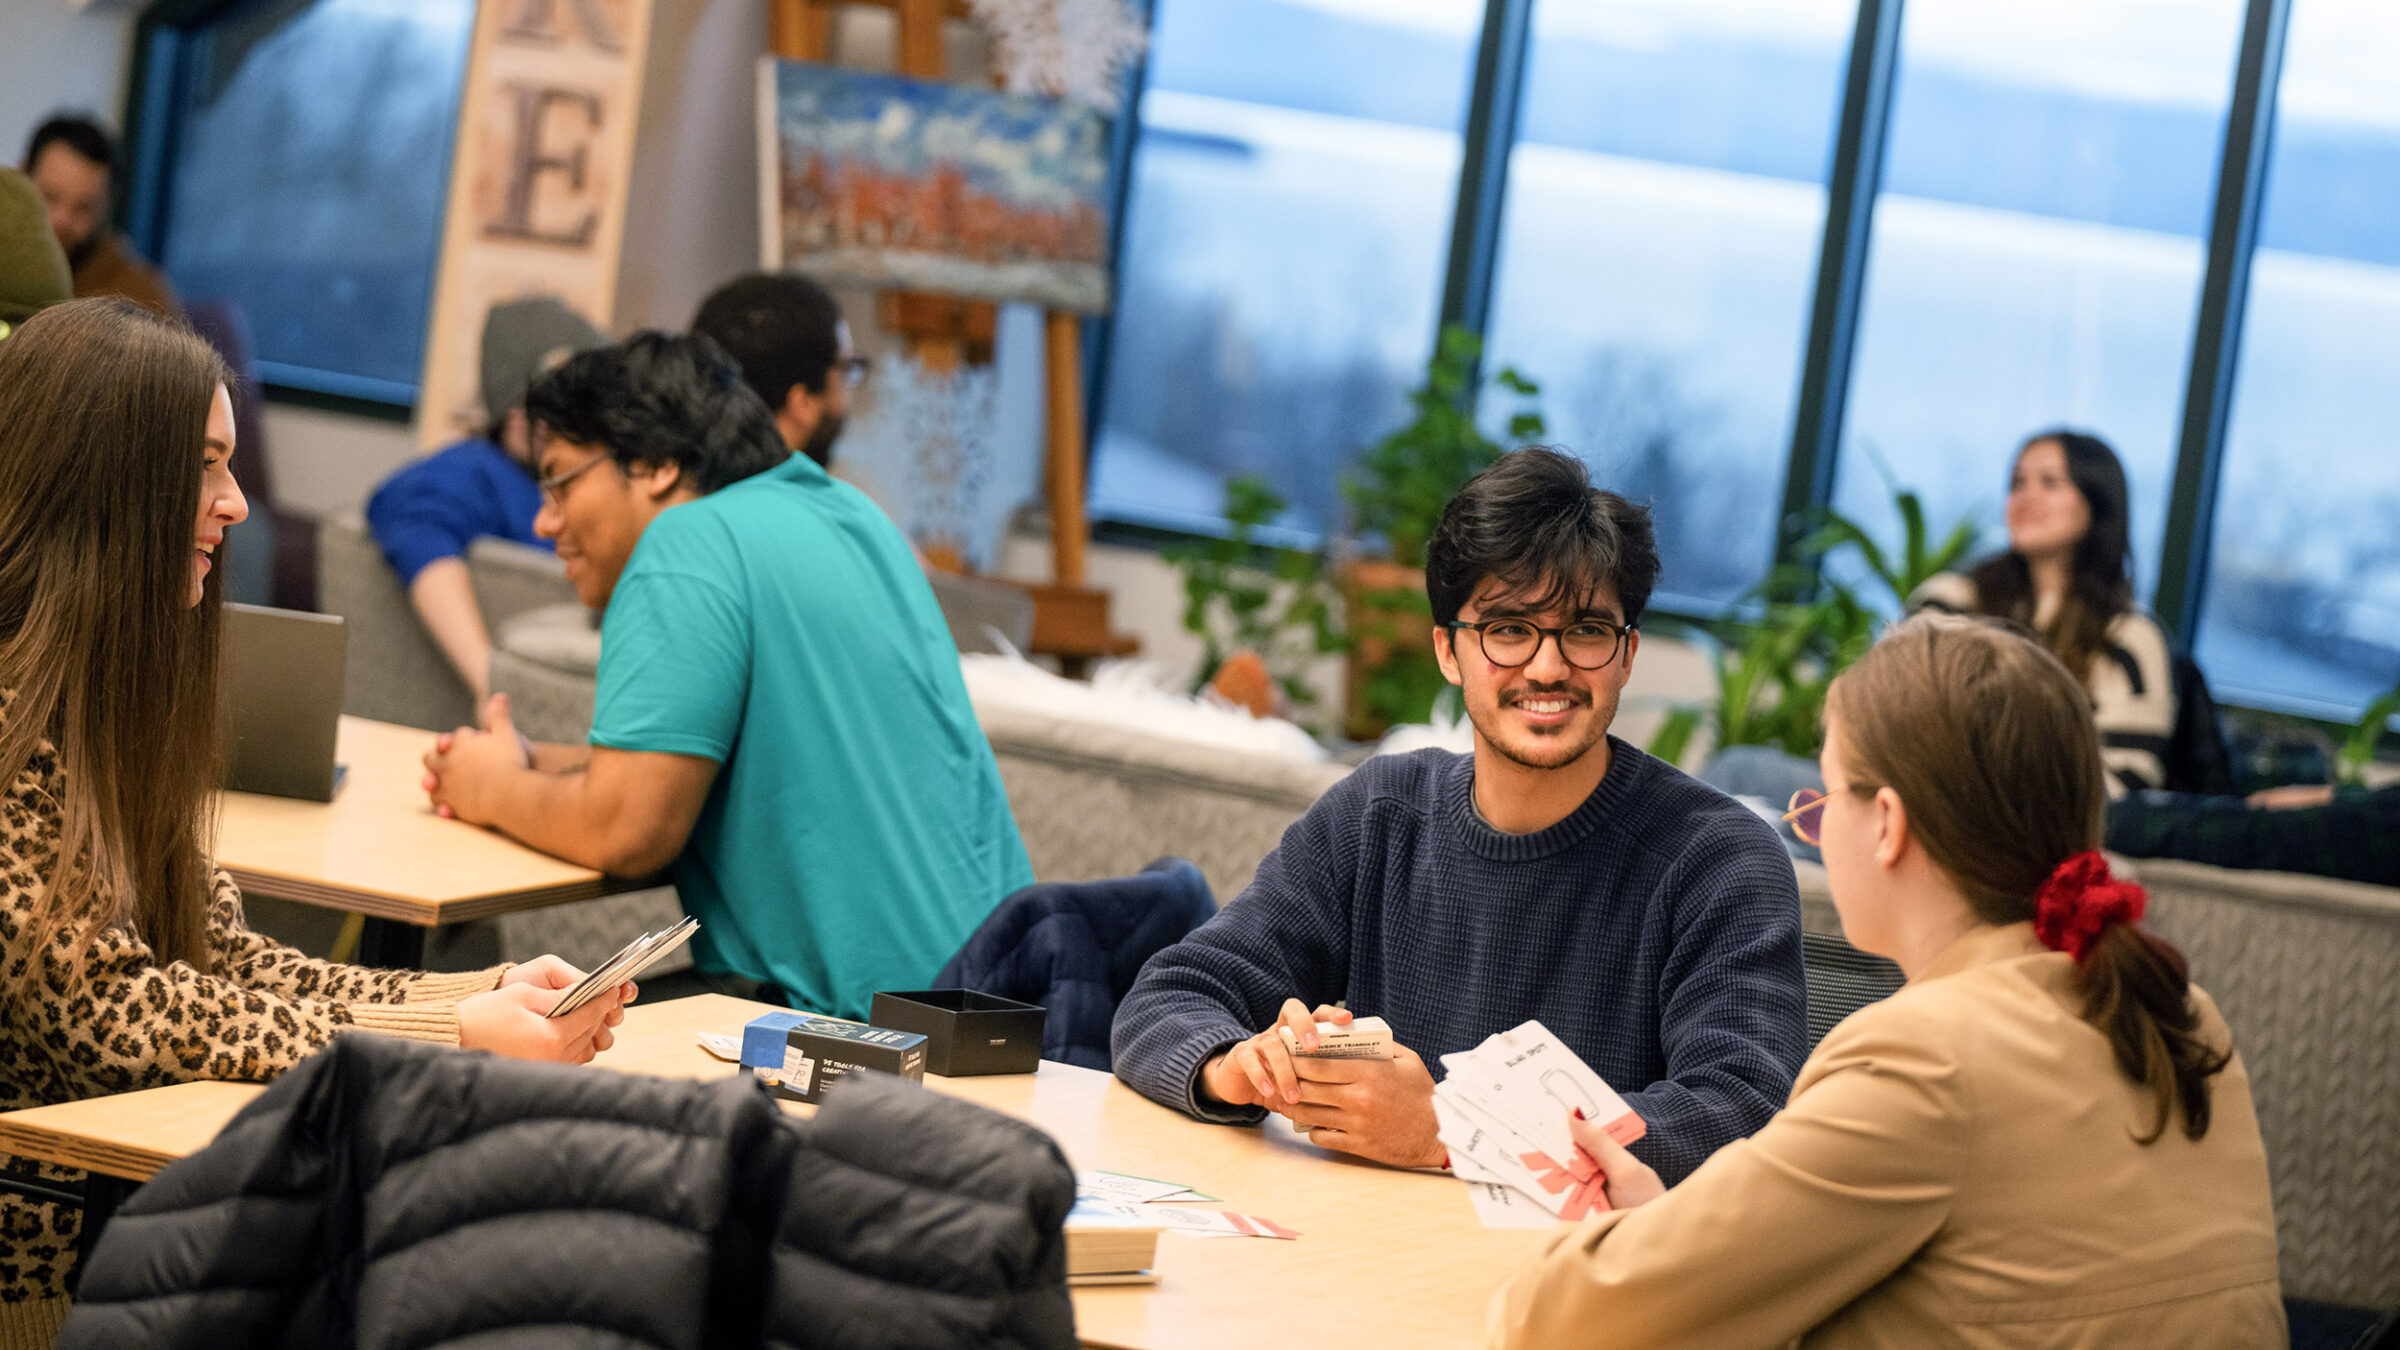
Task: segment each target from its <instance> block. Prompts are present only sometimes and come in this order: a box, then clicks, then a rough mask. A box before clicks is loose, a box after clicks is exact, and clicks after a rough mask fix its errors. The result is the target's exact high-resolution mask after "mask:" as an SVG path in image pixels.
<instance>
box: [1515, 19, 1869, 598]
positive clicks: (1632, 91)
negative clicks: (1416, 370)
mask: <svg viewBox="0 0 2400 1350" xmlns="http://www.w3.org/2000/svg"><path fill="white" fill-rule="evenodd" d="M1856 15H1857V5H1856V4H1855V3H1854V0H1790V3H1787V4H1781V5H1776V6H1771V7H1769V6H1760V5H1756V4H1749V3H1742V2H1741V0H1705V2H1695V0H1542V2H1541V3H1540V4H1539V5H1538V6H1537V7H1536V8H1535V10H1534V47H1533V56H1532V65H1531V69H1530V70H1529V71H1528V72H1527V86H1526V93H1525V108H1524V114H1523V121H1522V125H1521V128H1520V131H1519V141H1518V144H1517V147H1516V150H1515V153H1514V154H1513V156H1512V157H1511V159H1510V161H1509V182H1508V208H1507V215H1506V218H1505V220H1504V221H1503V226H1502V235H1501V254H1500V267H1499V274H1498V277H1497V284H1496V286H1495V292H1494V304H1493V311H1492V327H1491V344H1492V352H1493V357H1494V360H1495V362H1496V363H1503V364H1510V365H1514V366H1516V367H1518V368H1519V369H1521V370H1523V371H1524V372H1525V373H1526V374H1527V375H1529V376H1531V377H1532V378H1533V379H1535V380H1536V381H1537V382H1538V383H1540V384H1541V386H1542V390H1543V396H1544V397H1543V400H1542V404H1543V410H1544V412H1545V413H1546V414H1547V416H1548V418H1549V422H1550V435H1551V439H1552V440H1554V441H1555V442H1557V443H1558V444H1559V445H1561V446H1563V447H1565V448H1568V449H1571V450H1574V451H1576V452H1577V453H1579V454H1581V455H1582V456H1583V457H1584V458H1585V459H1586V460H1587V461H1589V462H1590V463H1591V464H1592V466H1593V468H1594V471H1595V475H1596V476H1597V477H1598V479H1599V480H1600V481H1601V482H1602V483H1604V484H1605V485H1607V486H1609V487H1612V488H1614V489H1616V490H1618V491H1620V492H1624V493H1626V494H1627V495H1628V496H1631V497H1634V498H1635V499H1636V500H1643V499H1647V500H1649V501H1651V502H1652V504H1653V507H1654V509H1655V511H1656V518H1657V522H1658V532H1659V552H1660V555H1661V560H1662V562H1663V563H1664V566H1665V571H1664V575H1663V576H1662V577H1661V579H1660V589H1661V591H1662V593H1663V594H1666V595H1680V596H1685V597H1691V598H1694V599H1698V600H1701V601H1722V600H1726V599H1730V598H1731V597H1733V596H1734V595H1736V594H1738V593H1739V592H1741V591H1742V590H1743V589H1744V588H1746V587H1748V586H1749V585H1750V584H1751V583H1752V582H1755V581H1756V580H1758V578H1759V577H1760V576H1761V575H1763V574H1764V573H1765V571H1766V568H1767V563H1768V560H1769V558H1770V555H1771V554H1772V553H1773V551H1774V537H1775V513H1776V510H1777V509H1778V506H1779V505H1780V498H1781V495H1782V490H1783V466H1784V462H1785V457H1786V454H1787V452H1788V451H1789V448H1790V444H1791V426H1792V403H1793V398H1794V394H1795V391H1796V389H1797V387H1798V384H1799V377H1800V366H1801V351H1800V347H1801V342H1802V340H1803V339H1804V338H1805V336H1806V331H1807V326H1808V305H1809V295H1810V286H1811V283H1812V281H1813V279H1814V277H1815V275H1816V260H1817V250H1818V244H1819V238H1820V235H1821V233H1822V230H1823V228H1824V217H1825V190H1824V178H1825V169H1826V164H1827V161H1828V158H1829V156H1830V154H1831V144H1832V135H1833V127H1834V121H1835V113H1836V109H1837V107H1838V105H1839V101H1840V98H1841V82H1842V68H1843V63H1844V58H1845V55H1846V52H1847V47H1848V39H1849V34H1850V25H1851V23H1852V21H1853V20H1854V19H1855V17H1856Z"/></svg>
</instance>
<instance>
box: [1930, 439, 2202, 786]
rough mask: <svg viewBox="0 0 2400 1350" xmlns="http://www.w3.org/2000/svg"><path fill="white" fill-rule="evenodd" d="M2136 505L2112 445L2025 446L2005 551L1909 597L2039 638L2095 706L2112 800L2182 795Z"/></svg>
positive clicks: (2166, 673) (2170, 688) (2165, 652)
mask: <svg viewBox="0 0 2400 1350" xmlns="http://www.w3.org/2000/svg"><path fill="white" fill-rule="evenodd" d="M2132 500H2133V495H2132V493H2131V492H2130V491H2129V490H2128V489H2127V488H2126V485H2125V466H2124V464H2123V463H2121V462H2120V461H2119V460H2118V459H2117V452H2116V451H2114V450H2111V449H2110V448H2109V446H2108V442H2106V441H2104V440H2101V439H2100V438H2099V437H2097V436H2094V435H2091V434H2089V433H2087V432H2081V431H2067V430H2064V429H2061V430H2056V431H2044V432H2039V433H2037V434H2035V435H2033V436H2030V437H2027V438H2026V440H2025V443H2024V444H2023V445H2020V446H2018V447H2017V453H2016V457H2015V458H2014V459H2013V460H2011V461H2010V468H2009V476H2008V547H2007V548H2005V549H2002V550H2001V551H1999V552H1998V553H1994V554H1992V555H1991V556H1989V557H1987V558H1984V559H1982V560H1981V561H1979V562H1977V563H1975V564H1974V565H1973V566H1971V567H1969V568H1968V569H1967V570H1966V571H1964V572H1944V573H1942V574H1941V575H1940V576H1936V577H1933V578H1931V579H1929V580H1928V581H1926V583H1925V584H1924V585H1922V586H1920V587H1918V588H1917V593H1916V594H1915V595H1913V596H1911V597H1909V607H1910V608H1912V609H1918V608H1924V609H1936V610H1943V611H1947V612H1949V613H1954V614H1986V615H1990V616H1992V617H1993V618H1998V619H2007V620H2009V621H2010V622H2012V623H2017V624H2022V625H2024V626H2025V627H2026V628H2029V629H2031V630H2032V631H2033V632H2034V634H2035V635H2036V636H2038V637H2039V638H2040V639H2041V642H2042V645H2043V646H2045V647H2047V648H2049V649H2050V654H2051V655H2053V656H2056V657H2057V658H2058V659H2059V660H2060V661H2061V662H2062V663H2064V664H2065V666H2066V668H2067V669H2068V671H2070V672H2071V673H2073V674H2074V676H2075V678H2076V679H2077V681H2079V682H2080V683H2081V684H2082V685H2083V688H2084V692H2085V693H2086V694H2087V695H2088V696H2089V701H2090V706H2091V710H2092V717H2093V720H2094V721H2096V722H2097V723H2098V724H2099V727H2100V754H2101V760H2102V762H2103V763H2104V764H2106V765H2107V766H2108V772H2109V787H2110V791H2111V793H2112V794H2113V793H2115V792H2117V791H2119V790H2122V789H2127V788H2158V787H2179V788H2180V787H2184V786H2185V785H2183V784H2174V783H2169V782H2168V781H2167V779H2168V771H2167V765H2168V762H2169V759H2170V749H2171V744H2170V743H2171V741H2172V739H2173V737H2174V735H2175V719H2176V711H2177V708H2176V694H2175V671H2174V665H2173V658H2172V655H2171V653H2170V649H2169V647H2168V643H2167V634H2166V630H2165V629H2163V628H2160V627H2159V626H2158V621H2157V620H2156V619H2153V618H2151V617H2150V615H2149V613H2148V612H2147V611H2145V610H2144V609H2142V608H2141V606H2139V605H2136V604H2135V603H2134V602H2133V570H2132V562H2131V559H2132V555H2133V546H2132V523H2133V522H2132Z"/></svg>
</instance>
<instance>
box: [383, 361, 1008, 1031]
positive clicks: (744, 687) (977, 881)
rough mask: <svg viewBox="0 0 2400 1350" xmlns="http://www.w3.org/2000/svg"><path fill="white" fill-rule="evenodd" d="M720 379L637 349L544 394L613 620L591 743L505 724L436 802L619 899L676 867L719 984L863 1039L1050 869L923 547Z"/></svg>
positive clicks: (593, 598) (572, 572) (574, 571)
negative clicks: (789, 446) (988, 727)
mask: <svg viewBox="0 0 2400 1350" xmlns="http://www.w3.org/2000/svg"><path fill="white" fill-rule="evenodd" d="M728 372H732V365H731V363H730V362H729V361H726V360H725V358H724V357H723V354H722V353H721V352H720V351H719V350H718V349H717V348H716V347H715V346H714V344H713V343H710V342H708V341H707V339H704V338H685V337H667V336H665V335H661V334H647V333H646V334H640V335H637V336H635V337H634V338H631V339H628V340H627V341H626V342H625V343H623V344H620V345H619V346H618V347H614V348H608V349H604V350H601V351H597V352H590V353H586V354H585V355H583V356H579V357H576V358H575V359H573V360H571V361H569V362H568V363H567V364H566V365H565V366H562V367H561V368H560V369H559V370H558V371H557V372H556V373H555V374H553V375H551V376H550V377H549V378H548V379H546V380H545V381H544V382H543V383H542V384H541V385H540V386H537V387H536V388H535V390H534V391H533V394H532V396H531V397H530V398H529V399H528V403H527V407H528V411H529V412H530V413H532V415H533V416H534V417H535V418H536V419H537V420H538V421H539V422H541V423H542V424H543V425H544V427H545V428H546V431H547V436H546V438H545V441H544V444H543V450H542V461H541V468H542V473H543V475H544V483H543V487H544V491H545V494H546V501H545V503H544V506H543V509H542V516H541V518H540V520H539V521H537V523H536V528H537V529H541V530H542V532H543V533H545V534H546V535H549V536H550V537H553V538H555V539H556V540H557V541H558V546H559V556H560V557H562V558H564V559H565V560H566V562H567V570H568V576H569V577H570V579H572V580H573V581H574V582H575V583H576V587H577V590H578V592H579V593H580V594H581V595H582V597H583V599H584V602H585V603H586V604H589V605H592V606H594V607H595V608H601V607H605V609H606V616H605V618H604V620H603V623H602V627H601V642H600V676H599V693H598V701H597V704H596V707H595V711H594V715H593V719H592V733H591V744H590V745H589V746H588V747H574V748H569V747H548V746H541V747H532V748H531V750H530V751H527V750H526V749H524V748H523V746H522V742H520V741H518V739H517V738H516V737H515V735H514V733H513V731H512V730H511V729H510V728H509V727H508V725H507V708H506V703H505V700H503V699H495V706H494V707H493V708H492V709H491V710H490V712H489V714H488V715H487V717H486V727H485V729H484V730H483V731H482V732H472V731H461V732H459V733H457V734H455V735H454V736H453V737H451V738H446V741H445V744H444V745H443V746H442V747H439V748H437V750H436V752H435V754H434V755H432V756H430V757H429V758H428V760H427V767H428V768H429V769H430V770H431V771H432V782H433V787H432V791H433V796H434V801H435V803H436V804H437V805H438V806H441V807H444V808H446V809H448V810H450V811H451V812H452V813H453V814H455V815H458V816H460V817H462V818H465V819H468V820H473V821H477V822H479V823H487V824H492V825H496V826H498V827H499V828H501V829H503V830H505V831H507V832H508V833H509V834H512V835H514V836H516V837H517V838H519V839H522V840H524V841H525V842H527V843H529V844H532V845H533V846H534V847H537V848H540V849H543V850H544V851H546V852H550V853H555V854H557V855H559V856H561V857H565V858H569V859H571V860H574V861H577V862H583V863H586V864H587V865H590V866H597V867H602V868H605V869H606V870H609V871H612V872H639V871H643V870H650V869H654V868H655V867H658V866H661V865H665V864H667V863H668V862H669V861H670V860H671V861H672V864H673V868H674V877H675V883H676V886H677V888H678V890H680V891H681V893H682V896H683V903H684V907H685V908H686V909H687V910H688V911H690V912H691V913H692V914H694V915H696V916H698V918H699V919H700V932H699V934H698V935H697V936H696V937H695V938H694V939H693V947H694V951H693V955H694V958H695V960H696V962H697V964H698V965H699V966H700V968H701V970H702V971H703V972H705V973H707V974H710V975H712V976H718V977H724V976H734V977H738V978H740V979H742V980H745V981H757V982H759V983H762V984H766V985H770V986H773V987H775V988H777V989H779V990H781V991H782V992H783V995H784V997H785V998H786V999H787V1001H789V1002H790V1003H791V1004H792V1006H794V1007H797V1008H804V1009H808V1010H810V1011H816V1012H827V1013H833V1014H836V1015H839V1016H845V1017H863V1016H865V1015H866V1012H867V1007H868V1004H869V1002H870V1000H871V999H872V997H873V995H874V993H875V992H876V991H877V990H881V989H908V988H922V987H924V985H925V984H926V983H927V982H929V981H930V980H931V979H932V977H933V975H934V972H935V971H936V970H937V969H939V968H940V966H941V964H942V963H943V962H944V961H946V960H948V959H949V957H950V956H951V954H952V953H954V952H956V951H957V950H958V948H959V946H960V945H961V944H962V943H964V942H965V941H966V939H967V936H968V935H969V934H970V933H972V932H973V931H974V929H975V926H976V925H977V924H979V923H980V922H982V920H983V918H984V917H985V916H986V915H987V914H989V913H990V912H991V910H992V907H993V906H994V905H995V904H997V903H998V902H999V900H1000V898H1001V897H1002V896H1004V895H1006V894H1008V893H1009V892H1011V891H1013V890H1016V889H1017V888H1019V887H1021V886H1025V885H1028V884H1030V883H1031V882H1032V880H1033V873H1032V868H1031V866H1030V865H1029V864H1028V863H1027V861H1026V858H1025V846H1024V843H1023V842H1022V840H1020V839H1019V837H1018V835H1017V828H1016V822H1015V820H1014V818H1013V817H1011V816H1010V814H1009V809H1008V800H1007V797H1006V795H1005V794H1004V793H1003V791H1002V789H1001V785H1000V774H999V769H998V767H997V766H996V765H995V764H994V762H993V760H992V752H991V747H990V746H989V745H988V744H987V743H986V742H985V740H984V738H983V732H982V730H981V728H980V727H979V726H978V725H977V723H976V721H975V713H974V709H973V708H972V707H971V706H970V705H969V703H968V701H967V692H966V685H965V682H964V681H963V680H962V679H961V678H960V676H959V668H958V654H957V651H956V649H955V648H954V647H953V646H952V645H951V642H950V637H949V631H948V629H947V628H946V627H945V626H944V624H943V621H942V616H941V611H940V610H939V608H938V607H937V606H936V605H935V603H934V599H933V591H932V588H931V587H930V586H929V585H927V583H926V581H925V576H924V573H923V572H922V570H921V569H920V568H919V566H918V564H917V562H916V560H915V558H914V556H913V555H912V554H911V553H910V551H909V548H908V545H907V543H906V542H905V541H903V540H902V539H901V537H900V534H899V531H897V530H896V529H894V528H893V526H892V524H891V522H890V521H889V520H888V519H886V518H885V516H884V515H883V513H882V512H881V511H880V510H878V509H877V508H876V507H875V505H874V503H872V502H870V501H869V500H867V498H866V497H865V496H864V495H863V494H861V493H860V492H859V491H858V490H857V489H855V488H852V487H850V486H848V485H847V484H844V483H840V482H837V481H835V480H834V479H833V478H831V477H830V476H828V475H827V474H826V472H825V471H824V470H823V469H822V468H820V467H818V466H817V465H816V464H815V463H814V462H812V461H811V460H809V459H808V458H807V457H805V456H798V455H791V454H788V453H785V451H784V449H783V443H782V440H781V439H780V437H779V435H778V433H777V432H776V429H775V425H774V422H773V420H772V418H771V417H770V416H769V415H768V413H767V410H766V405H765V404H763V403H761V402H759V401H758V399H757V396H756V395H755V394H753V393H751V392H750V391H749V390H748V389H746V388H744V387H743V386H742V385H741V383H740V380H739V376H738V372H732V373H730V374H729V373H728ZM737 395H738V397H737Z"/></svg>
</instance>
